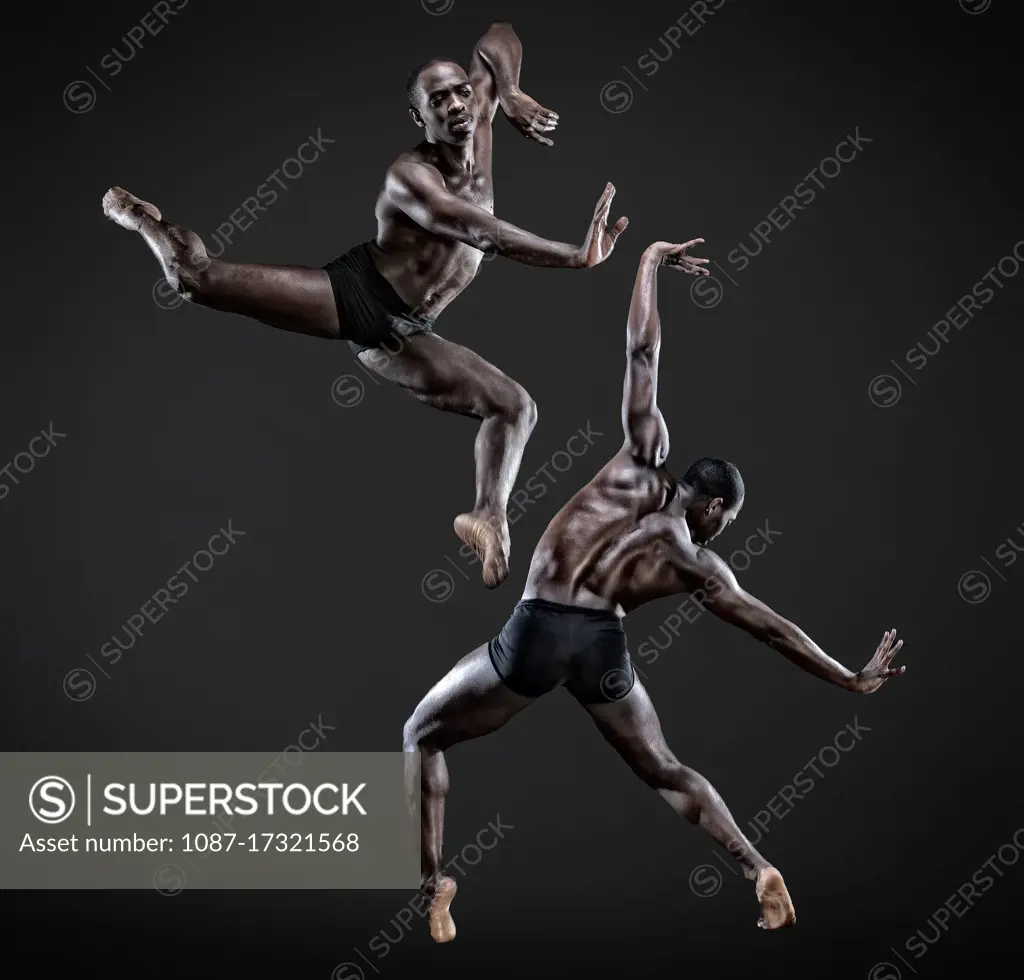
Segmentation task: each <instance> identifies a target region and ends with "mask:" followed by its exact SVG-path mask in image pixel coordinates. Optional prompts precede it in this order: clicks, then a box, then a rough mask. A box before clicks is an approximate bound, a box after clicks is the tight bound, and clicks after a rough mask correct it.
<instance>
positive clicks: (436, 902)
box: [429, 877, 458, 943]
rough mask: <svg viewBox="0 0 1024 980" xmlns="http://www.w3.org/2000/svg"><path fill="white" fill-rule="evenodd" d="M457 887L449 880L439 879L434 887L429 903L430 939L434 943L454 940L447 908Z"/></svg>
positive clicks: (451, 920)
mask: <svg viewBox="0 0 1024 980" xmlns="http://www.w3.org/2000/svg"><path fill="white" fill-rule="evenodd" d="M457 890H458V886H457V885H456V884H455V882H454V881H453V880H452V879H451V878H446V877H441V878H438V879H437V884H436V885H435V886H434V897H433V898H432V899H431V901H430V911H429V916H430V938H431V939H433V940H434V942H435V943H450V942H451V941H452V940H453V939H454V938H455V921H454V919H452V914H451V912H449V911H448V907H449V906H450V905H451V904H452V899H453V898H455V892H456V891H457Z"/></svg>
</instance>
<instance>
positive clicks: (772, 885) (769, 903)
mask: <svg viewBox="0 0 1024 980" xmlns="http://www.w3.org/2000/svg"><path fill="white" fill-rule="evenodd" d="M754 890H755V892H756V893H757V900H758V901H759V902H760V903H761V918H760V919H758V920H757V925H758V928H760V929H782V928H783V927H784V926H791V925H794V924H795V923H796V909H794V908H793V900H792V899H791V898H790V897H789V892H788V891H786V883H785V882H784V881H783V880H782V875H780V874H779V872H778V871H776V870H775V868H762V869H761V870H760V871H759V872H758V873H757V881H756V882H755V883H754Z"/></svg>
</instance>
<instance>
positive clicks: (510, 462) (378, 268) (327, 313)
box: [103, 23, 628, 588]
mask: <svg viewBox="0 0 1024 980" xmlns="http://www.w3.org/2000/svg"><path fill="white" fill-rule="evenodd" d="M521 64H522V45H521V44H520V42H519V38H518V37H517V36H516V34H515V32H514V31H513V30H512V27H511V25H509V24H506V23H496V24H493V25H492V26H491V28H490V30H489V31H488V32H487V33H486V34H485V35H484V36H483V38H481V39H480V41H479V42H478V44H477V46H476V50H475V51H474V53H473V60H472V62H471V63H470V70H469V73H468V74H467V73H466V72H465V71H464V70H463V69H462V68H460V67H459V66H458V65H457V64H455V63H454V62H450V61H437V60H435V61H429V62H427V63H426V64H425V65H423V66H421V67H420V68H417V69H416V70H415V71H414V72H413V73H412V75H411V76H410V79H409V82H408V85H407V93H408V98H409V102H410V108H409V113H410V115H411V116H412V119H413V122H415V124H416V125H417V126H418V127H419V128H420V129H422V130H423V131H424V139H423V141H422V142H421V143H419V144H418V145H417V146H415V147H413V148H412V149H411V150H408V151H407V152H405V153H402V154H401V155H400V156H399V157H398V159H397V160H395V162H394V163H393V164H392V165H391V167H390V168H389V169H388V172H387V175H386V177H385V180H384V186H383V188H382V189H381V191H380V194H379V196H378V198H377V205H376V216H377V237H376V239H375V240H374V241H368V242H364V243H362V244H360V245H357V246H356V247H355V248H353V249H351V250H350V251H348V252H346V253H345V254H344V255H342V256H340V257H339V258H337V259H335V260H334V261H333V262H331V263H329V264H328V265H327V266H325V267H324V268H322V269H313V268H305V267H300V266H280V265H252V264H240V263H231V262H222V261H219V260H217V259H211V258H210V257H209V255H208V254H207V251H206V248H205V246H204V245H203V242H202V239H200V237H199V236H198V235H197V234H196V233H195V232H193V231H189V230H188V229H187V228H182V227H180V226H178V225H174V224H171V223H170V222H167V221H164V220H163V218H162V215H161V213H160V210H159V209H158V208H157V207H156V206H155V205H153V204H149V203H147V202H146V201H142V200H140V199H139V198H137V197H135V196H134V195H132V194H129V193H128V192H127V191H125V190H123V189H122V188H120V187H112V188H111V189H110V190H109V191H108V192H107V194H106V196H105V197H104V198H103V210H104V212H105V213H106V215H107V217H109V218H111V219H112V220H114V221H115V222H117V224H119V225H121V227H123V228H127V229H129V230H130V231H137V232H139V233H140V234H141V235H142V237H143V238H144V239H145V240H146V243H147V244H148V245H149V247H150V248H151V249H152V250H153V252H154V254H155V255H156V257H157V259H158V260H159V262H160V265H161V267H162V268H163V272H164V276H165V277H166V279H167V281H168V282H169V283H170V284H171V285H172V286H173V287H174V288H175V289H176V290H177V291H178V292H179V293H180V294H181V295H182V296H183V297H184V298H185V299H187V300H190V301H192V302H194V303H198V304H199V305H201V306H206V307H210V308H211V309H216V310H224V311H226V312H228V313H238V314H241V315H242V316H247V317H251V318H253V319H255V320H259V321H260V322H261V323H264V324H267V325H269V326H272V327H278V328H280V329H282V330H290V331H294V332H298V333H304V334H311V335H313V336H316V337H324V338H328V339H332V340H337V339H347V340H348V341H349V343H350V345H351V346H352V348H353V350H354V351H355V352H356V353H357V356H358V357H359V359H360V361H361V362H362V363H363V364H364V365H365V366H366V367H367V368H369V369H370V370H372V371H374V372H376V373H377V374H378V375H380V376H381V377H383V378H385V379H387V380H388V381H392V382H394V383H395V384H397V385H399V386H400V387H401V388H404V389H405V390H406V391H407V392H409V393H410V394H411V395H413V396H414V397H415V398H417V399H419V400H420V401H422V402H425V403H426V404H428V405H431V406H433V407H434V408H439V409H441V410H442V411H446V412H454V413H456V414H459V415H467V416H469V417H471V418H476V419H479V420H480V429H479V432H478V434H477V437H476V445H475V458H476V500H475V503H474V505H473V508H472V509H471V510H469V511H467V512H465V513H462V514H459V516H458V517H456V518H455V531H456V533H457V534H458V535H459V537H460V538H461V539H462V540H463V541H464V542H465V543H466V544H467V545H469V546H470V547H471V548H472V549H473V550H474V551H475V552H476V554H477V555H478V557H479V558H480V560H481V564H482V571H483V580H484V584H485V585H486V586H487V587H488V588H494V587H495V586H497V585H499V584H501V582H503V581H504V580H505V578H506V577H507V576H508V561H509V547H510V539H509V532H508V522H507V519H506V507H507V505H508V498H509V494H510V493H511V491H512V487H513V484H514V483H515V479H516V475H517V474H518V472H519V465H520V462H521V461H522V457H523V450H524V449H525V447H526V442H527V439H528V438H529V436H530V433H531V432H532V431H533V427H534V424H535V423H536V418H537V409H536V406H535V404H534V402H533V400H532V399H531V398H530V396H529V394H528V393H527V392H526V390H525V389H524V388H523V387H522V386H521V385H519V384H517V383H516V382H515V381H513V380H512V379H511V378H509V377H508V376H507V375H505V374H503V373H502V372H501V371H500V370H498V368H496V367H494V365H492V364H490V363H488V362H487V361H485V360H484V359H483V358H482V357H480V356H479V355H478V354H476V353H474V352H473V351H471V350H469V349H467V348H465V347H462V346H460V345H459V344H455V343H452V342H451V341H449V340H445V339H444V338H442V337H440V336H439V335H438V334H436V333H435V332H434V330H433V325H434V321H435V320H436V318H437V316H438V315H439V314H440V313H441V311H442V310H444V309H445V307H447V306H448V305H449V304H450V303H451V302H452V301H453V300H454V299H455V298H456V297H457V296H458V295H459V294H460V293H461V292H462V291H463V290H464V289H465V288H466V287H467V286H468V285H469V283H470V282H472V280H473V279H474V278H475V277H476V275H477V272H478V271H479V267H480V263H481V260H482V259H483V255H484V253H485V252H488V253H496V254H498V255H502V256H504V257H506V258H510V259H514V260H515V261H517V262H522V263H525V264H527V265H535V266H549V267H555V268H561V269H590V268H593V267H594V266H596V265H599V264H600V263H601V262H603V261H604V260H605V259H607V258H608V256H609V255H610V254H611V252H612V249H613V248H614V246H615V242H616V240H617V239H618V237H619V235H621V234H622V232H623V231H625V229H626V226H627V224H628V220H627V219H626V218H620V219H619V220H618V221H617V222H615V223H614V224H613V225H612V226H611V227H609V222H608V219H609V213H610V209H611V204H612V199H613V197H614V195H615V188H614V187H613V186H612V185H611V184H608V185H607V187H606V188H605V190H604V193H603V194H602V195H601V198H600V200H599V201H598V203H597V208H596V210H595V212H594V217H593V219H592V221H591V223H590V228H589V230H588V232H587V236H586V238H585V240H584V242H583V244H582V245H568V244H565V243H563V242H555V241H548V240H547V239H544V238H539V237H537V236H536V235H532V234H530V233H529V232H527V231H523V230H522V229H521V228H517V227H516V226H515V225H512V224H509V223H508V222H507V221H502V220H500V219H498V218H496V217H495V216H494V214H493V211H494V188H493V184H492V179H491V138H492V131H491V127H492V121H493V119H494V117H495V115H496V114H497V111H498V108H499V106H500V107H501V109H502V110H503V111H504V113H505V115H506V116H507V117H508V119H509V121H510V122H511V123H512V124H513V125H514V126H515V127H516V129H518V130H519V131H520V132H521V133H522V134H523V135H524V136H526V137H528V138H529V139H531V140H534V141H536V142H538V143H541V144H543V145H545V146H551V145H552V141H551V139H550V138H549V137H547V136H545V135H544V134H545V133H549V132H551V131H553V130H554V129H555V127H556V126H557V124H558V115H557V114H556V113H554V112H551V111H550V110H548V109H545V108H543V107H542V106H541V105H539V104H538V103H537V102H535V101H534V100H533V99H531V98H530V97H529V96H528V95H526V94H525V93H523V92H522V91H521V90H520V89H519V72H520V66H521ZM389 340H391V341H392V347H394V348H395V349H394V350H393V349H392V347H387V346H386V343H387V342H388V341H389Z"/></svg>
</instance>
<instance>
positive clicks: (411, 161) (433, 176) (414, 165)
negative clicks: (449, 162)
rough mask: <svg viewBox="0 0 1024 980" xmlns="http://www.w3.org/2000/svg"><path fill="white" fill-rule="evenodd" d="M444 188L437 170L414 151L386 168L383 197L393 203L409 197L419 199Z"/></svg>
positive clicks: (410, 151)
mask: <svg viewBox="0 0 1024 980" xmlns="http://www.w3.org/2000/svg"><path fill="white" fill-rule="evenodd" d="M444 186H445V184H444V178H442V176H441V174H440V172H439V171H438V170H437V168H436V167H434V166H433V164H431V163H430V161H429V160H426V159H425V158H424V157H423V156H422V155H421V154H420V153H418V152H417V151H416V150H409V151H408V152H406V153H403V154H402V155H401V156H400V157H398V159H397V160H395V162H394V163H392V164H391V166H390V167H388V171H387V174H386V175H385V177H384V197H386V198H387V199H389V200H390V201H392V202H393V203H394V202H398V201H400V200H401V199H405V198H409V197H412V198H416V199H419V198H422V197H423V196H424V195H426V194H430V193H431V192H432V191H434V190H436V189H438V188H442V189H443V188H444Z"/></svg>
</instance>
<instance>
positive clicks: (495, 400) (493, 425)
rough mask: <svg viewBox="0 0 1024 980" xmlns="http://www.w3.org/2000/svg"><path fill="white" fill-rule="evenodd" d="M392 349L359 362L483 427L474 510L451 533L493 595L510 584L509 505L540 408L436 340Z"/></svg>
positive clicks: (403, 342) (423, 337)
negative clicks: (475, 559)
mask: <svg viewBox="0 0 1024 980" xmlns="http://www.w3.org/2000/svg"><path fill="white" fill-rule="evenodd" d="M394 347H395V350H394V351H392V350H391V348H390V347H389V348H388V349H385V350H376V349H375V350H368V351H363V353H362V354H360V355H359V358H360V360H361V361H362V362H363V363H364V364H365V365H366V366H367V367H369V368H371V369H372V370H374V371H375V372H376V373H377V374H379V375H380V376H381V377H383V378H386V379H387V380H388V381H392V382H394V383H395V384H397V385H400V386H401V387H402V388H404V389H405V390H406V391H408V392H409V393H410V394H412V395H413V396H415V397H416V398H418V399H419V400H420V401H422V402H425V403H426V404H428V405H431V406H433V407H434V408H439V409H441V410H442V411H445V412H455V413H457V414H459V415H468V416H470V417H471V418H476V419H480V420H481V422H480V431H479V432H478V433H477V437H476V446H475V454H476V502H475V504H474V506H473V510H472V511H469V512H468V513H465V514H460V515H459V516H458V517H456V518H455V533H456V534H458V536H459V537H460V538H462V540H463V541H464V542H465V543H466V544H467V545H469V546H470V547H471V548H472V549H473V551H474V552H476V554H477V556H478V557H479V558H480V561H481V562H482V564H483V579H484V585H486V586H487V587H488V588H494V587H495V586H498V585H500V584H501V583H502V582H504V581H505V578H506V577H507V576H508V556H509V533H508V518H507V513H506V510H507V507H508V498H509V494H510V493H511V492H512V486H513V484H514V483H515V479H516V475H517V474H518V473H519V464H520V463H521V462H522V459H523V450H524V449H525V448H526V441H527V439H529V438H530V433H531V432H533V427H534V425H535V424H536V422H537V406H536V405H535V404H534V402H533V399H532V398H530V396H529V395H528V394H527V393H526V391H525V390H524V389H523V388H522V386H520V385H518V384H517V383H516V382H515V381H513V380H512V379H511V378H509V377H508V376H507V375H505V374H502V372H501V371H499V370H498V369H497V368H496V367H495V366H494V365H493V364H491V363H489V362H488V361H485V360H484V359H483V358H482V357H481V356H480V355H479V354H476V353H474V352H473V351H471V350H469V349H467V348H465V347H461V346H460V345H459V344H453V343H452V342H451V341H448V340H445V339H444V338H443V337H439V336H437V334H431V333H423V334H414V335H413V336H411V337H404V338H399V339H396V341H395V343H394Z"/></svg>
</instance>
